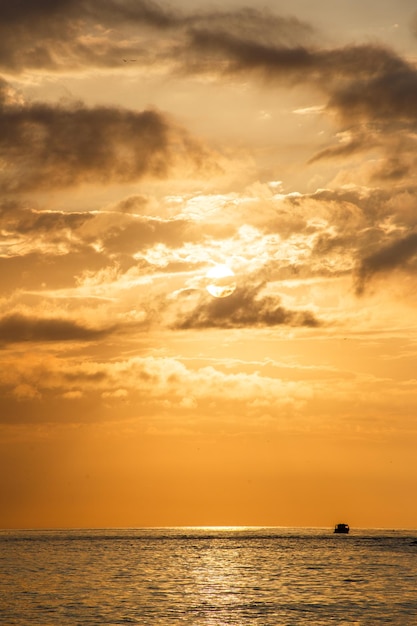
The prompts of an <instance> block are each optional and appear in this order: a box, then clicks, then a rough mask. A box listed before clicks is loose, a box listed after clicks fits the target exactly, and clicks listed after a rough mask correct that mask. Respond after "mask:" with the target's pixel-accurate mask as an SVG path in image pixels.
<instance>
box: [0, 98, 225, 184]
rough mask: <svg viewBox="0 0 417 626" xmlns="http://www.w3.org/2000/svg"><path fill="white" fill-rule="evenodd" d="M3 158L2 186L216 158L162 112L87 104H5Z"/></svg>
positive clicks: (97, 177) (103, 177)
mask: <svg viewBox="0 0 417 626" xmlns="http://www.w3.org/2000/svg"><path fill="white" fill-rule="evenodd" d="M0 157H1V158H2V160H3V163H4V167H3V171H2V172H1V174H0V185H1V187H2V189H3V191H7V192H11V191H27V190H30V189H39V188H44V187H47V188H51V187H65V186H69V185H77V184H80V183H91V182H100V183H102V184H107V183H111V182H131V181H135V180H138V179H140V178H143V177H144V176H150V177H157V178H163V177H165V176H166V175H167V174H168V172H170V171H171V170H172V168H174V167H175V166H176V165H179V164H184V163H186V164H187V165H188V166H190V165H191V167H194V168H196V169H198V168H201V169H203V168H206V167H207V168H209V167H210V163H211V164H213V160H212V159H211V158H210V155H209V154H208V152H207V151H206V150H204V149H203V148H202V146H201V145H200V144H199V143H198V142H197V141H195V140H193V139H192V138H191V137H189V136H188V135H187V133H186V132H185V131H184V130H183V129H181V128H179V127H177V126H176V125H175V124H174V123H173V122H171V121H170V120H168V119H167V118H166V117H165V116H164V115H163V114H162V113H159V112H157V111H151V110H149V111H142V112H135V111H129V110H123V109H119V108H114V107H93V108H87V107H85V106H83V105H82V104H74V105H72V106H66V107H64V106H52V105H48V104H43V103H34V104H28V105H23V106H17V105H6V106H3V109H2V111H1V112H0Z"/></svg>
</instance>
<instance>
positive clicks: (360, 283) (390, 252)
mask: <svg viewBox="0 0 417 626" xmlns="http://www.w3.org/2000/svg"><path fill="white" fill-rule="evenodd" d="M416 255H417V233H415V232H413V233H410V234H408V235H406V236H404V237H401V238H399V239H396V240H395V241H393V242H390V243H389V244H387V245H385V246H382V247H380V248H379V249H378V250H377V251H376V252H374V253H372V254H370V255H368V256H366V257H365V258H363V259H362V260H361V261H360V263H359V266H358V268H357V271H356V292H357V294H358V295H361V294H362V293H363V292H364V290H365V287H366V284H367V282H368V281H369V280H370V279H371V278H372V277H373V276H375V274H387V273H389V272H391V271H392V270H395V269H397V268H401V269H402V268H404V267H406V266H407V263H408V261H410V260H411V259H413V258H414V257H415V256H416Z"/></svg>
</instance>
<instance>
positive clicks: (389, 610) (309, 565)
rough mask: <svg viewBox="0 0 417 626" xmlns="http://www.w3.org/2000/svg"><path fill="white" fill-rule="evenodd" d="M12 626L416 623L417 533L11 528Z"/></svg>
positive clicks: (7, 548)
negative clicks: (341, 533) (340, 533)
mask: <svg viewBox="0 0 417 626" xmlns="http://www.w3.org/2000/svg"><path fill="white" fill-rule="evenodd" d="M0 624H2V626H12V625H19V626H26V625H28V626H29V625H30V626H32V625H33V624H40V625H42V626H46V625H48V624H53V625H54V626H66V625H68V626H78V625H79V626H88V625H90V624H94V625H99V626H101V625H104V624H114V625H116V624H141V625H142V626H174V625H176V624H178V625H180V624H183V625H187V626H188V625H189V626H232V625H233V626H256V625H257V626H284V625H285V626H298V625H300V624H301V625H303V624H309V625H313V626H328V625H333V626H334V625H337V626H343V625H345V624H360V625H361V626H362V625H369V626H379V625H380V624H395V625H398V626H412V625H417V531H402V530H390V531H388V530H359V529H358V530H355V529H353V530H352V531H351V533H350V534H349V535H335V534H333V533H332V529H323V528H240V527H239V528H147V529H132V528H130V529H105V530H84V529H83V530H20V531H14V530H13V531H11V530H10V531H7V530H4V531H0Z"/></svg>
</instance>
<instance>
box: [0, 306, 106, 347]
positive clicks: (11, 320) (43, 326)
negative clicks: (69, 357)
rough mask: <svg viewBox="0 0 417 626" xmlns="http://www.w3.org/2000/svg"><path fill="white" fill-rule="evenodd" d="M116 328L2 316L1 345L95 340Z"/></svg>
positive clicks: (62, 320)
mask: <svg viewBox="0 0 417 626" xmlns="http://www.w3.org/2000/svg"><path fill="white" fill-rule="evenodd" d="M113 330H114V328H104V329H94V328H89V327H87V326H85V325H83V324H81V323H79V322H76V321H72V320H68V319H57V318H35V317H28V316H25V315H20V314H17V313H16V314H12V315H5V316H4V317H2V318H0V345H1V344H3V345H4V344H9V343H20V342H28V341H30V342H44V341H46V342H51V341H95V340H97V339H100V338H102V337H104V336H106V335H108V334H109V333H111V332H112V331H113Z"/></svg>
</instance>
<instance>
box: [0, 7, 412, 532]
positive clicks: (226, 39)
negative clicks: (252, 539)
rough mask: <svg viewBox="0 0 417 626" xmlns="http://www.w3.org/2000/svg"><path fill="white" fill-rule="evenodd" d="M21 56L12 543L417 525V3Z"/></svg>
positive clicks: (5, 380)
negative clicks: (31, 534)
mask: <svg viewBox="0 0 417 626" xmlns="http://www.w3.org/2000/svg"><path fill="white" fill-rule="evenodd" d="M249 4H250V3H249ZM0 42H1V43H0V187H1V196H0V289H1V291H0V433H1V434H0V464H1V465H0V526H1V527H3V528H13V527H18V528H19V527H20V528H27V527H55V526H56V527H71V526H76V527H82V526H163V525H210V524H213V525H277V526H279V525H295V526H329V527H331V526H333V524H334V523H336V522H339V521H346V522H348V523H349V524H350V525H351V526H352V527H360V526H363V527H365V526H374V527H375V526H376V527H409V528H416V527H417V502H416V499H415V497H414V496H415V493H416V488H417V463H416V447H417V424H416V417H417V388H416V387H417V374H416V367H417V317H416V305H417V295H416V288H415V286H416V275H417V202H416V200H417V199H416V191H417V179H416V166H417V65H416V62H417V13H416V8H415V2H414V0H413V1H411V0H397V1H396V2H395V3H394V2H391V0H389V1H388V0H385V1H382V0H379V1H378V2H375V1H372V2H371V1H368V0H361V1H359V0H349V1H347V0H337V1H336V2H335V1H334V0H322V1H321V2H319V3H312V2H310V1H307V0H291V1H289V0H282V1H280V0H274V1H272V0H269V2H268V1H266V2H265V3H264V4H263V5H262V6H261V5H260V4H259V5H258V4H257V5H256V7H255V6H254V5H253V3H252V6H247V5H244V4H243V3H241V2H239V1H238V0H225V2H223V3H214V2H213V3H211V2H199V1H195V2H191V0H189V1H185V0H183V1H177V2H172V3H170V4H168V3H166V4H165V3H162V2H161V3H156V2H153V1H152V0H53V1H52V0H19V1H15V2H10V3H3V6H2V7H1V9H0ZM218 266H226V268H228V273H229V274H230V276H229V277H227V276H226V277H224V278H222V277H221V276H220V277H217V278H216V273H219V272H218ZM223 269H224V268H223ZM221 273H222V272H220V274H221ZM232 273H233V275H232ZM207 274H210V275H211V276H212V278H208V277H207ZM213 275H214V278H213ZM216 280H217V281H218V282H219V283H220V287H219V285H217V286H216V285H214V287H213V288H211V289H209V290H208V289H207V287H208V285H209V283H210V282H212V281H216ZM223 289H224V291H222V290H223ZM213 293H214V295H213ZM217 295H220V296H223V297H216V296H217Z"/></svg>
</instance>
